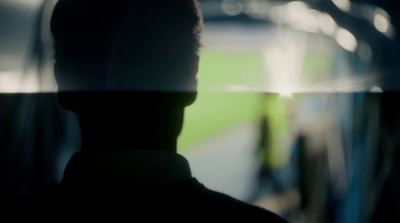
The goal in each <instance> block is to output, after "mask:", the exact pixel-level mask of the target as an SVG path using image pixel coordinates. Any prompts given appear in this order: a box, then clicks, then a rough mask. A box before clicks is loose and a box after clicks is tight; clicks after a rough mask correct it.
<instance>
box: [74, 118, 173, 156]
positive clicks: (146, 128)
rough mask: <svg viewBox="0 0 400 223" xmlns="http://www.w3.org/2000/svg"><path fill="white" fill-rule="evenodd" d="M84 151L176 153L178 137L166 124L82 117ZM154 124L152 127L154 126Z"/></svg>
mask: <svg viewBox="0 0 400 223" xmlns="http://www.w3.org/2000/svg"><path fill="white" fill-rule="evenodd" d="M80 123H81V136H82V137H81V139H82V151H90V150H103V151H104V150H112V151H116V150H167V151H175V152H176V144H177V135H176V134H174V132H175V131H174V129H167V128H166V127H165V125H159V126H155V125H154V123H150V122H144V121H143V120H137V119H136V120H121V119H113V120H110V119H108V120H105V119H97V118H88V117H85V118H82V117H81V118H80ZM152 124H153V125H152Z"/></svg>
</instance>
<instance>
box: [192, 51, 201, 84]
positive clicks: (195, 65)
mask: <svg viewBox="0 0 400 223" xmlns="http://www.w3.org/2000/svg"><path fill="white" fill-rule="evenodd" d="M199 64H200V57H199V56H196V58H195V60H194V63H193V75H194V76H195V77H196V80H197V74H198V73H199Z"/></svg>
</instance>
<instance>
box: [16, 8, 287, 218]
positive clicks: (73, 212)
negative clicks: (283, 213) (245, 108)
mask: <svg viewBox="0 0 400 223" xmlns="http://www.w3.org/2000/svg"><path fill="white" fill-rule="evenodd" d="M201 26H202V19H201V15H200V12H199V7H198V3H197V2H196V1H195V0H176V1H163V0H158V1H136V0H135V1H134V0H117V1H105V0H59V1H58V2H57V4H56V6H55V9H54V12H53V15H52V20H51V31H52V34H53V37H54V47H55V59H56V63H55V65H54V72H55V77H56V80H57V83H58V89H59V92H58V99H59V102H60V104H61V105H62V106H63V107H64V108H65V109H68V110H71V111H73V112H75V113H76V114H77V115H78V117H79V121H80V126H81V140H82V143H81V144H82V145H81V152H78V153H75V154H74V155H73V156H72V157H71V159H70V160H69V162H68V164H67V166H66V168H65V171H64V176H63V178H62V180H61V182H60V183H59V184H52V185H47V186H45V187H43V188H42V189H41V190H39V191H37V192H35V193H33V194H31V195H29V196H27V197H24V198H22V199H21V200H19V201H18V202H17V205H18V207H19V208H20V210H22V209H27V210H32V211H35V214H36V215H45V216H49V215H50V214H51V215H58V216H61V217H64V216H65V217H77V216H81V217H90V218H91V219H103V218H104V217H112V218H113V219H114V220H116V219H124V218H128V217H129V218H134V219H145V220H151V219H155V218H163V219H177V220H178V219H179V218H178V217H180V218H182V220H183V219H185V217H186V220H188V219H190V220H191V219H214V218H219V219H221V218H224V219H233V218H247V219H256V220H265V221H266V222H285V220H283V219H282V218H280V217H279V216H277V215H275V214H273V213H272V212H269V211H267V210H264V209H262V208H259V207H256V206H252V205H250V204H247V203H244V202H241V201H239V200H236V199H234V198H232V197H230V196H228V195H225V194H222V193H219V192H215V191H212V190H210V189H207V188H206V187H205V186H204V185H202V184H201V183H200V182H198V181H197V180H196V179H195V178H194V177H192V176H191V171H190V168H189V164H188V161H187V160H186V159H185V158H184V157H183V156H181V155H179V154H178V153H177V152H176V149H177V148H176V147H177V138H178V136H179V134H180V131H181V129H182V125H183V117H184V108H185V107H186V106H188V105H190V104H192V103H193V102H194V101H195V98H196V89H195V87H196V85H197V78H196V75H197V71H198V62H199V56H198V54H199V52H198V51H199V47H200V40H199V35H200V31H201ZM187 86H189V87H187Z"/></svg>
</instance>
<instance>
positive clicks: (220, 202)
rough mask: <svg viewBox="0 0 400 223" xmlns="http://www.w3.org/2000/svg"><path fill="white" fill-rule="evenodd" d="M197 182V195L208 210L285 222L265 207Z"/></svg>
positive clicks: (229, 215)
mask: <svg viewBox="0 0 400 223" xmlns="http://www.w3.org/2000/svg"><path fill="white" fill-rule="evenodd" d="M195 184H197V190H198V192H197V195H198V196H200V197H201V198H200V201H203V202H204V205H206V206H207V207H208V208H206V209H208V210H216V211H217V212H218V215H220V216H223V215H226V217H248V218H251V219H265V220H268V222H276V223H285V222H287V221H285V220H284V219H283V218H281V217H280V216H278V215H277V214H275V213H273V212H271V211H268V210H266V209H264V208H261V207H258V206H255V205H252V204H249V203H246V202H243V201H240V200H238V199H236V198H233V197H231V196H229V195H227V194H225V193H222V192H218V191H214V190H211V189H208V188H206V187H205V186H204V185H202V184H201V183H198V182H195Z"/></svg>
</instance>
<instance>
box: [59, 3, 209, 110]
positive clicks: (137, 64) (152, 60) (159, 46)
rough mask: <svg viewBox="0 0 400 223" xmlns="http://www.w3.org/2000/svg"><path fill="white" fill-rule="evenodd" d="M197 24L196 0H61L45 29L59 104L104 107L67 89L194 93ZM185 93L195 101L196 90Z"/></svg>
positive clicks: (199, 20) (74, 108)
mask: <svg viewBox="0 0 400 223" xmlns="http://www.w3.org/2000/svg"><path fill="white" fill-rule="evenodd" d="M201 25H202V24H201V16H200V13H199V9H198V5H197V1H195V0H175V1H165V0H154V1H143V0H115V1H108V0H59V1H58V3H57V5H56V7H55V9H54V12H53V16H52V20H51V31H52V34H53V37H54V41H55V43H54V46H55V59H56V64H55V75H56V80H57V83H58V87H59V92H60V93H61V94H59V96H60V97H59V98H60V102H61V104H62V105H63V106H64V107H66V108H68V109H71V110H74V111H79V109H80V108H82V107H85V106H87V105H89V104H90V106H91V107H92V108H96V109H99V107H98V106H99V105H97V104H96V101H101V103H102V105H103V106H104V103H105V104H106V105H107V103H108V102H106V101H104V100H102V98H99V97H97V96H96V97H93V96H87V97H82V96H73V95H74V94H69V93H65V94H64V93H63V92H71V91H77V92H91V91H94V92H98V91H108V90H112V91H132V90H133V91H156V92H163V91H168V92H171V91H175V92H182V91H187V90H189V91H190V90H193V89H195V88H196V85H197V82H196V73H197V66H198V51H199V46H200V43H199V34H200V31H201ZM87 94H88V93H86V95H87ZM75 95H76V94H75ZM124 95H127V94H124ZM184 95H185V96H183V97H186V99H183V98H179V100H182V101H184V104H185V105H187V104H190V103H191V102H193V100H194V98H195V94H194V93H193V94H190V95H189V94H184ZM188 95H189V96H188ZM187 97H188V98H187ZM118 98H120V97H119V96H118ZM111 100H112V99H111ZM114 102H115V101H114Z"/></svg>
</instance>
